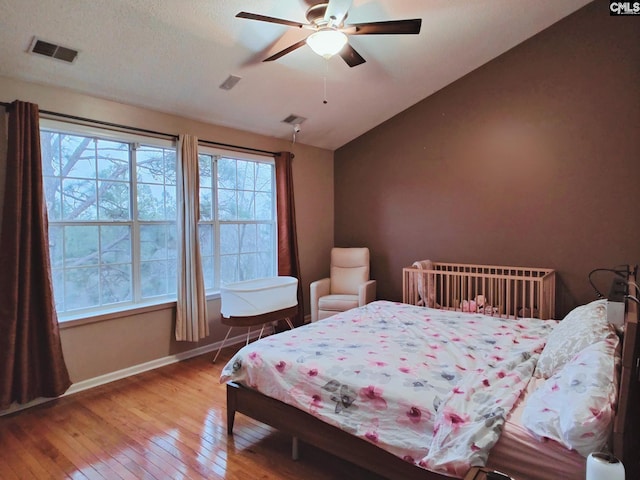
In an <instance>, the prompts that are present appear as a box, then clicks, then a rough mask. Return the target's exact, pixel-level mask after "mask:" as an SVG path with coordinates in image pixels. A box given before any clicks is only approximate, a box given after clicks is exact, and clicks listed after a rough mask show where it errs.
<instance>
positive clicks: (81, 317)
mask: <svg viewBox="0 0 640 480" xmlns="http://www.w3.org/2000/svg"><path fill="white" fill-rule="evenodd" d="M206 297H207V302H209V301H211V300H218V299H219V298H220V292H213V293H209V294H207V295H206ZM167 308H171V309H175V308H176V301H175V300H166V299H165V300H161V301H158V302H156V303H145V304H138V305H135V306H131V307H128V308H122V307H121V308H114V309H113V310H111V311H102V312H100V313H96V314H91V313H87V312H85V313H81V314H77V315H66V316H64V317H61V318H59V319H58V324H59V327H60V330H64V329H66V328H73V327H79V326H81V325H88V324H90V323H98V322H104V321H107V320H115V319H118V318H124V317H131V316H133V315H140V314H143V313H149V312H155V311H158V310H165V309H167Z"/></svg>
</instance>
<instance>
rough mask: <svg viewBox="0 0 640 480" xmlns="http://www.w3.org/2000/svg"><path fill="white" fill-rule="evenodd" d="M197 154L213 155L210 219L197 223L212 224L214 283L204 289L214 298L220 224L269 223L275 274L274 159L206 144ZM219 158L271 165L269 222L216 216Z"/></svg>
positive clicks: (218, 282) (218, 277)
mask: <svg viewBox="0 0 640 480" xmlns="http://www.w3.org/2000/svg"><path fill="white" fill-rule="evenodd" d="M198 154H201V155H210V156H212V157H213V159H212V168H211V177H212V186H208V187H212V188H213V199H212V208H213V212H212V220H205V221H202V220H200V221H199V222H198V223H199V224H201V223H204V224H212V225H213V235H214V244H215V248H214V258H213V261H214V266H213V268H214V285H213V287H211V288H209V289H207V290H206V294H207V298H216V297H219V294H220V287H221V265H220V264H221V253H220V244H221V242H220V226H221V225H222V224H225V223H226V224H238V223H247V224H266V223H268V224H269V225H271V228H272V232H273V235H272V245H271V248H272V251H273V257H272V259H271V261H272V271H273V272H274V275H277V272H278V228H277V227H278V218H277V209H276V202H277V198H276V179H275V159H274V158H273V157H272V156H267V155H257V154H252V153H245V152H239V151H234V150H226V149H221V148H214V147H210V146H207V145H202V144H200V145H198ZM219 158H229V159H234V160H240V161H251V162H256V163H265V164H269V165H272V167H273V168H272V175H271V193H272V195H273V202H272V207H271V208H272V215H271V218H272V220H271V221H270V222H266V221H264V220H247V221H245V220H220V219H219V218H218V208H217V206H218V181H217V178H218V162H217V160H218V159H219Z"/></svg>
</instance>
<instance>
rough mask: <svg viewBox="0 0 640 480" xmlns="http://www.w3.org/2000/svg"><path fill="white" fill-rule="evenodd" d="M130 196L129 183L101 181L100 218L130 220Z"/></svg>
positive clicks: (99, 187) (99, 191)
mask: <svg viewBox="0 0 640 480" xmlns="http://www.w3.org/2000/svg"><path fill="white" fill-rule="evenodd" d="M129 198H130V193H129V184H128V183H122V182H100V183H99V186H98V199H99V205H100V208H99V209H98V215H99V218H100V220H128V219H129V218H130V214H129V212H130V209H129Z"/></svg>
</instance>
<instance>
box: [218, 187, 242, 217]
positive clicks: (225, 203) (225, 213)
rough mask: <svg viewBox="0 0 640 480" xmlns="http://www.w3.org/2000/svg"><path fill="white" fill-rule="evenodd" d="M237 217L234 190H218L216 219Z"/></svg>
mask: <svg viewBox="0 0 640 480" xmlns="http://www.w3.org/2000/svg"><path fill="white" fill-rule="evenodd" d="M237 218H238V215H237V206H236V191H235V190H223V189H220V190H218V219H219V220H236V219H237Z"/></svg>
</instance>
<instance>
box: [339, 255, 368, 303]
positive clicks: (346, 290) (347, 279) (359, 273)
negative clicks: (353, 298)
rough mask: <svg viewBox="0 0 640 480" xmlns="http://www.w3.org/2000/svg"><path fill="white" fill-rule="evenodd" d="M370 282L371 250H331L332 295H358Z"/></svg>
mask: <svg viewBox="0 0 640 480" xmlns="http://www.w3.org/2000/svg"><path fill="white" fill-rule="evenodd" d="M367 280H369V249H368V248H366V247H363V248H333V249H331V293H337V294H346V295H357V294H358V288H359V287H360V285H361V284H363V283H365V282H366V281H367Z"/></svg>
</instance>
